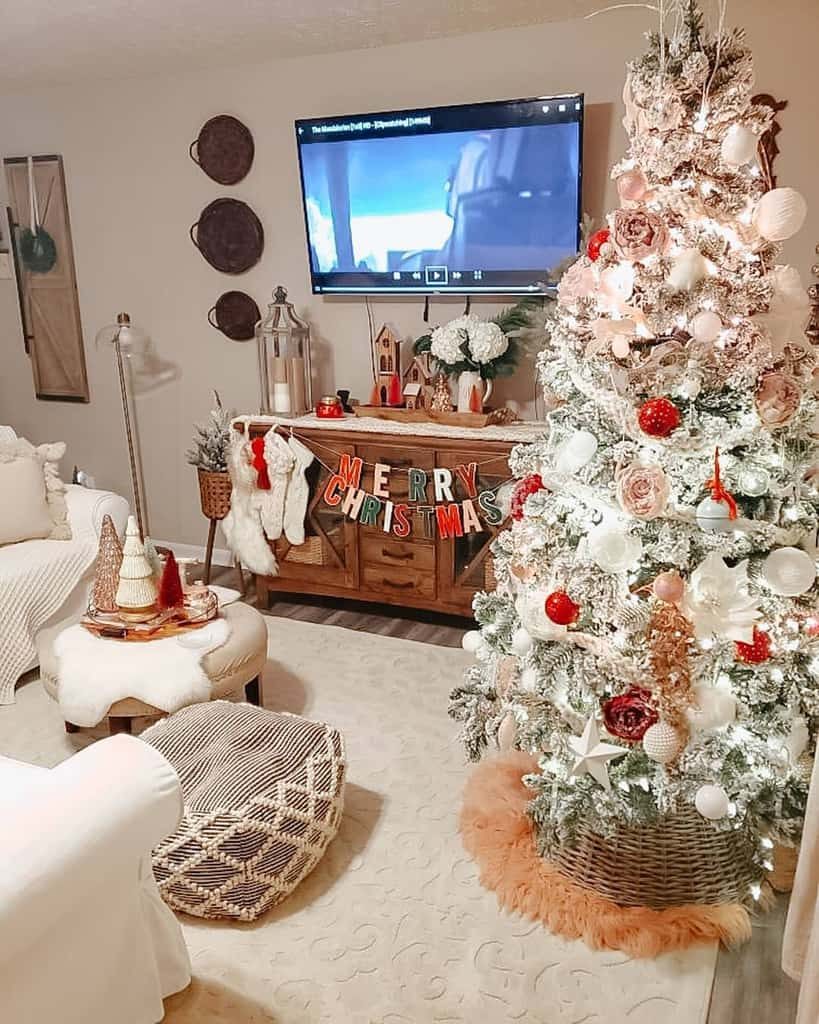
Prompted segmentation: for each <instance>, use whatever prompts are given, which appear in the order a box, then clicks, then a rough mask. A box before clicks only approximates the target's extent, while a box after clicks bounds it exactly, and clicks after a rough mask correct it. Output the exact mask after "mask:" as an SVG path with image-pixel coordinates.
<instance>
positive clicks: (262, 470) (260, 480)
mask: <svg viewBox="0 0 819 1024" xmlns="http://www.w3.org/2000/svg"><path fill="white" fill-rule="evenodd" d="M250 448H251V451H252V452H253V458H252V459H251V460H250V464H251V465H252V466H253V468H254V469H255V470H256V486H257V487H258V488H259V490H260V491H269V490H270V476H269V475H268V472H267V463H266V462H265V458H264V438H263V437H254V438H253V440H252V441H251V442H250Z"/></svg>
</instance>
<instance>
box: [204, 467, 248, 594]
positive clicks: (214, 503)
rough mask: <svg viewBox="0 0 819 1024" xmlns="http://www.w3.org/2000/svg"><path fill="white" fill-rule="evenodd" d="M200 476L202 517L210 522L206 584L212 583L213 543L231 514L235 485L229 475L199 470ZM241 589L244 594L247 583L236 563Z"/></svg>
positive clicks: (206, 554) (206, 557)
mask: <svg viewBox="0 0 819 1024" xmlns="http://www.w3.org/2000/svg"><path fill="white" fill-rule="evenodd" d="M196 472H197V474H198V476H199V504H200V506H201V508H202V515H203V516H205V518H206V519H209V520H210V526H209V528H208V542H207V546H206V548H205V583H210V573H211V565H212V563H213V542H214V540H215V538H216V527H217V526H218V524H219V522H220V521H221V520H222V519H224V518H225V516H226V515H227V514H228V512H230V493H231V490H232V488H233V484H232V483H231V480H230V475H229V474H228V473H213V472H210V471H208V470H206V469H201V468H198V469H197V471H196ZM236 568H237V570H238V573H239V581H240V583H241V589H242V592H243V593H244V589H245V581H244V576H243V575H242V567H241V565H240V564H239V562H238V561H237V562H236Z"/></svg>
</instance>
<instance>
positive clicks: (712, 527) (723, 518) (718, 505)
mask: <svg viewBox="0 0 819 1024" xmlns="http://www.w3.org/2000/svg"><path fill="white" fill-rule="evenodd" d="M696 517H697V526H699V528H700V529H701V530H702V531H703V533H727V532H728V531H729V530H731V529H733V522H732V520H731V516H730V509H729V507H728V503H727V502H725V501H715V500H714V499H713V498H703V499H702V501H701V502H700V503H699V505H697V511H696Z"/></svg>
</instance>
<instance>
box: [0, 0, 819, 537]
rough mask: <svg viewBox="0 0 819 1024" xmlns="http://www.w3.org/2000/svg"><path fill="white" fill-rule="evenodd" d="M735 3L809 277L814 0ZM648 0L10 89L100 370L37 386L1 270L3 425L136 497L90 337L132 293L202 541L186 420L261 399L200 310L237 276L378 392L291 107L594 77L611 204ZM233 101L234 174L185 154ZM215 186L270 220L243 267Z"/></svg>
mask: <svg viewBox="0 0 819 1024" xmlns="http://www.w3.org/2000/svg"><path fill="white" fill-rule="evenodd" d="M601 6H602V5H601ZM731 6H733V8H734V15H735V17H736V18H737V19H739V18H741V19H742V21H743V22H744V23H745V25H746V26H747V28H748V31H749V35H750V39H751V42H752V44H753V45H754V46H755V48H756V52H757V82H758V87H759V88H760V90H765V91H769V92H772V93H774V94H775V95H777V96H780V97H786V98H788V99H789V100H790V106H789V108H788V110H787V111H786V112H785V113H784V115H783V116H782V124H783V132H782V135H781V136H780V140H781V144H782V148H783V152H782V155H781V157H780V160H779V164H778V169H779V173H780V180H781V182H782V183H787V184H790V185H793V186H794V187H796V188H798V189H800V190H801V191H802V192H804V193H805V194H806V195H807V196H808V198H809V199H810V200H811V201H812V204H813V205H812V210H811V213H810V216H809V221H808V224H807V226H806V228H805V229H803V231H802V233H801V235H800V236H799V237H798V238H797V239H796V240H794V241H793V242H792V243H790V244H789V246H788V248H787V250H786V258H787V259H789V260H790V261H792V262H794V263H795V264H796V265H797V266H798V267H799V268H800V270H801V271H802V273H803V276H805V278H806V280H807V275H808V273H809V268H810V265H811V262H812V259H811V254H812V248H813V243H814V242H815V241H817V240H819V200H817V198H816V189H815V184H814V183H815V182H816V178H817V173H816V169H817V166H819V138H817V124H819V116H817V115H819V102H818V101H817V97H819V89H818V88H817V85H816V77H815V73H814V68H815V61H816V53H815V42H816V39H817V38H819V5H817V4H816V3H814V2H811V3H805V2H802V0H784V2H781V3H779V4H777V5H776V7H775V8H772V6H771V5H770V3H769V2H767V0H766V2H765V3H762V2H759V0H750V2H743V3H735V4H733V5H731ZM648 17H649V15H648V14H647V13H646V12H636V11H622V12H617V13H611V14H607V15H603V16H600V17H597V18H595V19H593V20H591V21H574V22H567V23H562V24H547V25H542V26H535V27H530V28H521V29H511V30H508V31H502V32H493V33H486V34H481V35H472V36H463V37H460V38H455V39H445V40H440V41H432V42H423V43H413V44H406V45H402V46H395V47H387V48H382V49H378V50H366V51H361V52H356V53H343V54H338V55H334V56H323V57H317V58H301V59H298V60H293V61H289V62H287V61H280V62H277V63H275V64H267V65H256V66H247V67H242V66H236V67H229V68H220V69H218V70H214V71H207V72H201V73H195V74H184V75H176V76H172V77H171V76H169V77H163V78H158V77H153V78H149V79H144V80H136V79H134V80H129V81H122V82H104V83H98V84H93V85H76V86H71V87H63V88H59V89H53V90H50V91H47V92H41V93H39V94H26V95H15V96H11V95H7V96H3V97H0V155H2V156H12V155H15V156H16V155H22V154H27V153H44V152H45V153H54V152H57V153H62V154H63V157H64V160H65V169H66V176H67V187H68V197H69V204H70V213H71V221H72V228H73V232H74V246H75V252H76V262H77V277H78V283H79V292H80V303H81V309H82V320H83V326H84V330H85V338H86V356H87V360H88V370H89V378H90V387H91V403H90V405H71V404H66V403H51V402H37V401H36V400H35V399H34V396H33V387H32V381H31V372H30V367H29V364H28V360H27V358H26V357H25V355H24V354H23V350H22V342H21V335H20V326H19V321H18V315H17V310H16V298H15V291H14V285H13V284H12V282H9V281H0V366H1V367H2V373H1V374H0V423H3V422H10V423H12V424H13V425H14V426H15V427H16V428H17V429H18V431H19V432H20V433H23V434H25V435H27V436H29V437H30V438H32V439H35V440H46V439H55V440H56V439H64V440H66V441H67V442H68V445H69V453H68V457H67V460H66V461H67V462H69V461H70V462H78V463H79V464H80V465H82V466H84V467H85V468H87V469H88V470H89V471H91V472H93V473H94V474H95V475H96V477H97V480H98V482H99V483H100V484H101V485H104V486H108V487H111V488H114V489H116V490H119V491H121V492H122V493H123V494H128V493H129V484H128V472H127V461H126V450H125V446H124V441H123V436H122V426H121V419H120V412H119V405H118V398H117V390H116V381H115V377H114V368H113V363H112V358H111V353H110V352H108V351H104V350H103V351H95V349H94V346H93V339H94V335H95V333H96V331H97V329H98V328H99V327H100V326H101V325H103V324H105V323H107V322H109V321H110V319H111V318H112V316H113V314H115V313H116V312H117V311H118V310H121V309H125V310H128V311H129V312H130V313H131V315H132V317H133V318H134V319H135V320H136V321H138V322H140V323H141V324H143V325H145V326H146V327H147V328H148V329H149V331H150V333H151V336H152V339H153V344H154V346H155V348H156V349H157V350H158V352H159V353H160V354H161V355H162V357H163V358H165V359H168V360H172V361H173V362H175V363H176V364H178V367H179V371H180V376H179V378H178V379H177V380H176V381H174V382H173V383H172V384H170V385H168V386H167V387H165V388H164V389H162V390H160V391H158V392H156V393H154V394H152V395H150V396H148V397H146V398H143V399H141V400H140V402H139V418H140V424H141V428H142V435H143V447H144V450H145V475H146V484H147V493H148V503H149V510H150V519H151V531H152V533H153V534H154V536H156V537H159V538H162V539H166V540H176V541H180V542H188V543H197V542H199V543H201V540H202V537H203V533H204V525H203V520H202V519H201V516H200V513H199V510H198V500H197V490H196V483H195V474H194V472H193V470H192V469H190V468H189V467H188V466H187V465H186V464H185V461H184V450H185V447H186V445H187V444H188V440H189V435H190V433H191V425H192V423H193V422H194V421H195V420H197V419H201V418H203V417H204V416H206V415H207V411H208V408H209V389H210V388H211V387H218V388H219V390H220V391H221V394H222V396H223V398H224V400H225V401H226V402H227V403H229V404H230V405H231V406H234V407H236V408H238V409H239V410H240V411H251V412H252V411H254V410H255V409H256V408H257V402H258V394H257V380H256V364H255V358H256V357H255V351H254V348H253V345H252V343H250V344H244V345H242V344H236V343H233V342H229V341H227V340H226V339H225V338H224V336H222V335H221V334H219V333H218V332H217V331H215V330H213V329H212V328H211V327H209V326H208V324H207V322H206V320H205V314H206V312H207V310H208V308H209V307H210V306H211V305H212V304H213V302H214V301H215V300H216V298H217V297H218V296H219V294H220V293H221V292H222V291H225V290H227V289H228V288H231V287H238V288H241V289H243V290H245V291H248V292H250V293H251V294H252V295H253V296H254V297H255V298H256V300H257V302H258V303H259V305H260V306H262V304H263V302H264V301H266V298H267V296H268V295H269V293H270V291H271V290H272V288H273V287H274V286H275V285H276V284H277V283H279V282H282V283H284V284H286V285H287V287H288V288H289V290H290V295H291V298H292V299H293V300H294V301H295V302H296V304H297V308H298V309H299V310H300V311H301V312H303V313H304V314H306V315H307V317H308V318H309V320H310V322H311V324H312V326H313V332H314V337H315V349H316V358H317V362H318V363H319V375H320V381H321V386H322V387H323V388H325V389H327V390H335V388H336V387H341V386H344V387H350V388H351V389H352V390H353V393H354V394H356V395H359V396H363V397H366V394H367V392H368V389H369V388H368V379H369V358H368V348H367V320H366V314H365V310H364V306H363V304H362V303H361V302H360V301H352V300H347V299H321V298H317V297H315V296H312V295H311V294H310V291H309V279H308V274H307V256H306V250H305V240H304V228H303V221H302V211H301V202H300V196H299V190H298V178H297V162H296V156H295V151H294V143H293V135H292V122H293V119H294V118H295V117H309V116H319V115H324V114H333V113H338V114H341V113H349V112H358V111H364V110H368V109H370V110H371V109H389V108H391V107H399V106H413V105H423V104H434V103H447V102H466V101H471V100H489V99H497V98H507V97H516V96H528V95H533V94H534V95H537V94H544V93H550V92H567V91H574V90H583V91H584V92H585V93H586V99H587V104H588V105H589V107H588V130H587V140H586V141H587V147H586V155H585V160H586V172H587V175H586V185H587V188H586V206H587V208H589V209H590V210H591V211H592V212H594V213H596V214H598V215H599V213H600V211H601V210H602V209H603V201H604V190H605V187H606V179H607V167H608V165H609V164H610V163H611V162H612V161H613V160H614V159H616V158H617V157H618V156H619V155H620V153H621V151H622V148H623V145H624V136H623V132H622V128H621V127H620V116H621V110H620V93H621V89H622V81H623V74H624V64H625V62H626V61H627V60H628V59H629V58H630V57H631V56H633V55H635V54H636V53H638V52H639V51H640V49H641V47H642V38H641V33H642V32H643V31H644V30H645V29H646V28H647V27H648V25H649V23H648V20H647V19H648ZM220 112H230V113H234V114H236V115H237V116H239V117H241V118H242V120H244V121H245V122H246V123H247V124H248V126H249V127H250V128H251V130H252V131H253V133H254V135H255V139H256V160H255V163H254V166H253V168H252V170H251V172H250V174H249V176H248V177H247V178H246V179H245V181H243V182H242V183H240V184H239V185H238V186H237V187H235V188H233V189H222V188H220V186H218V185H216V184H215V183H214V182H212V181H210V180H209V179H208V178H207V177H206V176H205V175H204V174H203V173H202V172H201V171H200V170H198V169H197V168H196V167H195V166H194V164H193V163H192V162H191V161H190V160H189V159H188V156H187V147H188V144H189V142H190V141H191V140H192V139H193V138H194V137H195V136H196V134H197V132H198V129H199V126H200V125H201V124H202V122H203V121H205V120H206V119H207V118H208V117H209V116H211V115H213V114H215V113H220ZM4 187H5V186H4V183H3V184H0V189H2V188H4ZM221 194H232V195H236V196H238V197H240V198H242V199H245V200H247V201H248V202H250V204H251V205H252V206H253V208H254V209H255V210H256V212H257V213H258V214H259V216H260V217H261V219H262V221H263V223H264V227H265V234H266V247H265V253H264V256H263V258H262V260H261V262H260V263H259V264H258V265H257V266H256V267H255V268H254V269H253V270H252V271H250V272H249V273H248V274H246V275H243V276H242V277H240V278H230V277H227V276H225V275H222V274H219V273H217V272H216V271H214V270H213V269H212V268H211V267H209V266H208V265H207V264H206V263H205V261H204V260H203V259H202V257H201V256H200V255H199V254H198V253H197V252H196V250H195V249H194V248H193V246H192V245H191V243H190V241H189V240H188V227H189V226H190V225H191V224H192V223H193V222H194V221H195V220H196V218H197V216H198V213H199V211H200V210H201V209H202V207H204V206H205V205H206V204H207V203H208V202H209V201H210V200H212V199H214V198H215V197H216V196H218V195H221ZM609 198H610V197H609ZM460 308H461V303H460V302H458V301H457V300H448V301H447V302H446V303H445V302H443V301H434V302H433V304H432V315H433V318H441V319H443V318H447V317H449V316H450V315H457V313H458V312H459V311H460ZM478 308H479V309H480V308H485V309H487V310H491V309H492V308H493V307H489V306H487V307H478ZM374 309H375V317H376V320H377V321H378V322H381V321H384V320H388V321H391V322H393V323H395V324H396V325H397V326H398V328H399V329H400V331H401V332H402V333H403V334H405V336H407V337H414V336H417V334H419V333H421V330H422V328H423V324H422V321H421V311H422V302H421V301H420V300H417V299H412V300H406V301H397V302H396V301H378V302H375V303H374ZM506 387H507V390H506V394H507V395H509V396H511V397H516V398H518V399H520V400H523V401H526V400H527V399H531V396H532V395H533V393H534V382H533V379H532V374H531V372H530V371H527V372H524V373H522V374H520V375H519V376H518V377H517V378H516V379H515V380H514V381H513V382H510V384H508V385H506Z"/></svg>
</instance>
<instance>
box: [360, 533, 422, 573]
mask: <svg viewBox="0 0 819 1024" xmlns="http://www.w3.org/2000/svg"><path fill="white" fill-rule="evenodd" d="M361 561H362V564H364V565H369V566H379V567H382V568H385V569H392V568H394V567H399V568H406V569H424V570H429V571H430V572H432V571H433V569H434V568H435V548H434V547H433V545H432V544H424V543H422V542H415V541H413V542H410V541H406V540H389V539H388V538H387V537H385V538H384V539H383V540H382V539H381V538H380V537H376V536H373V535H372V534H364V533H362V534H361Z"/></svg>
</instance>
